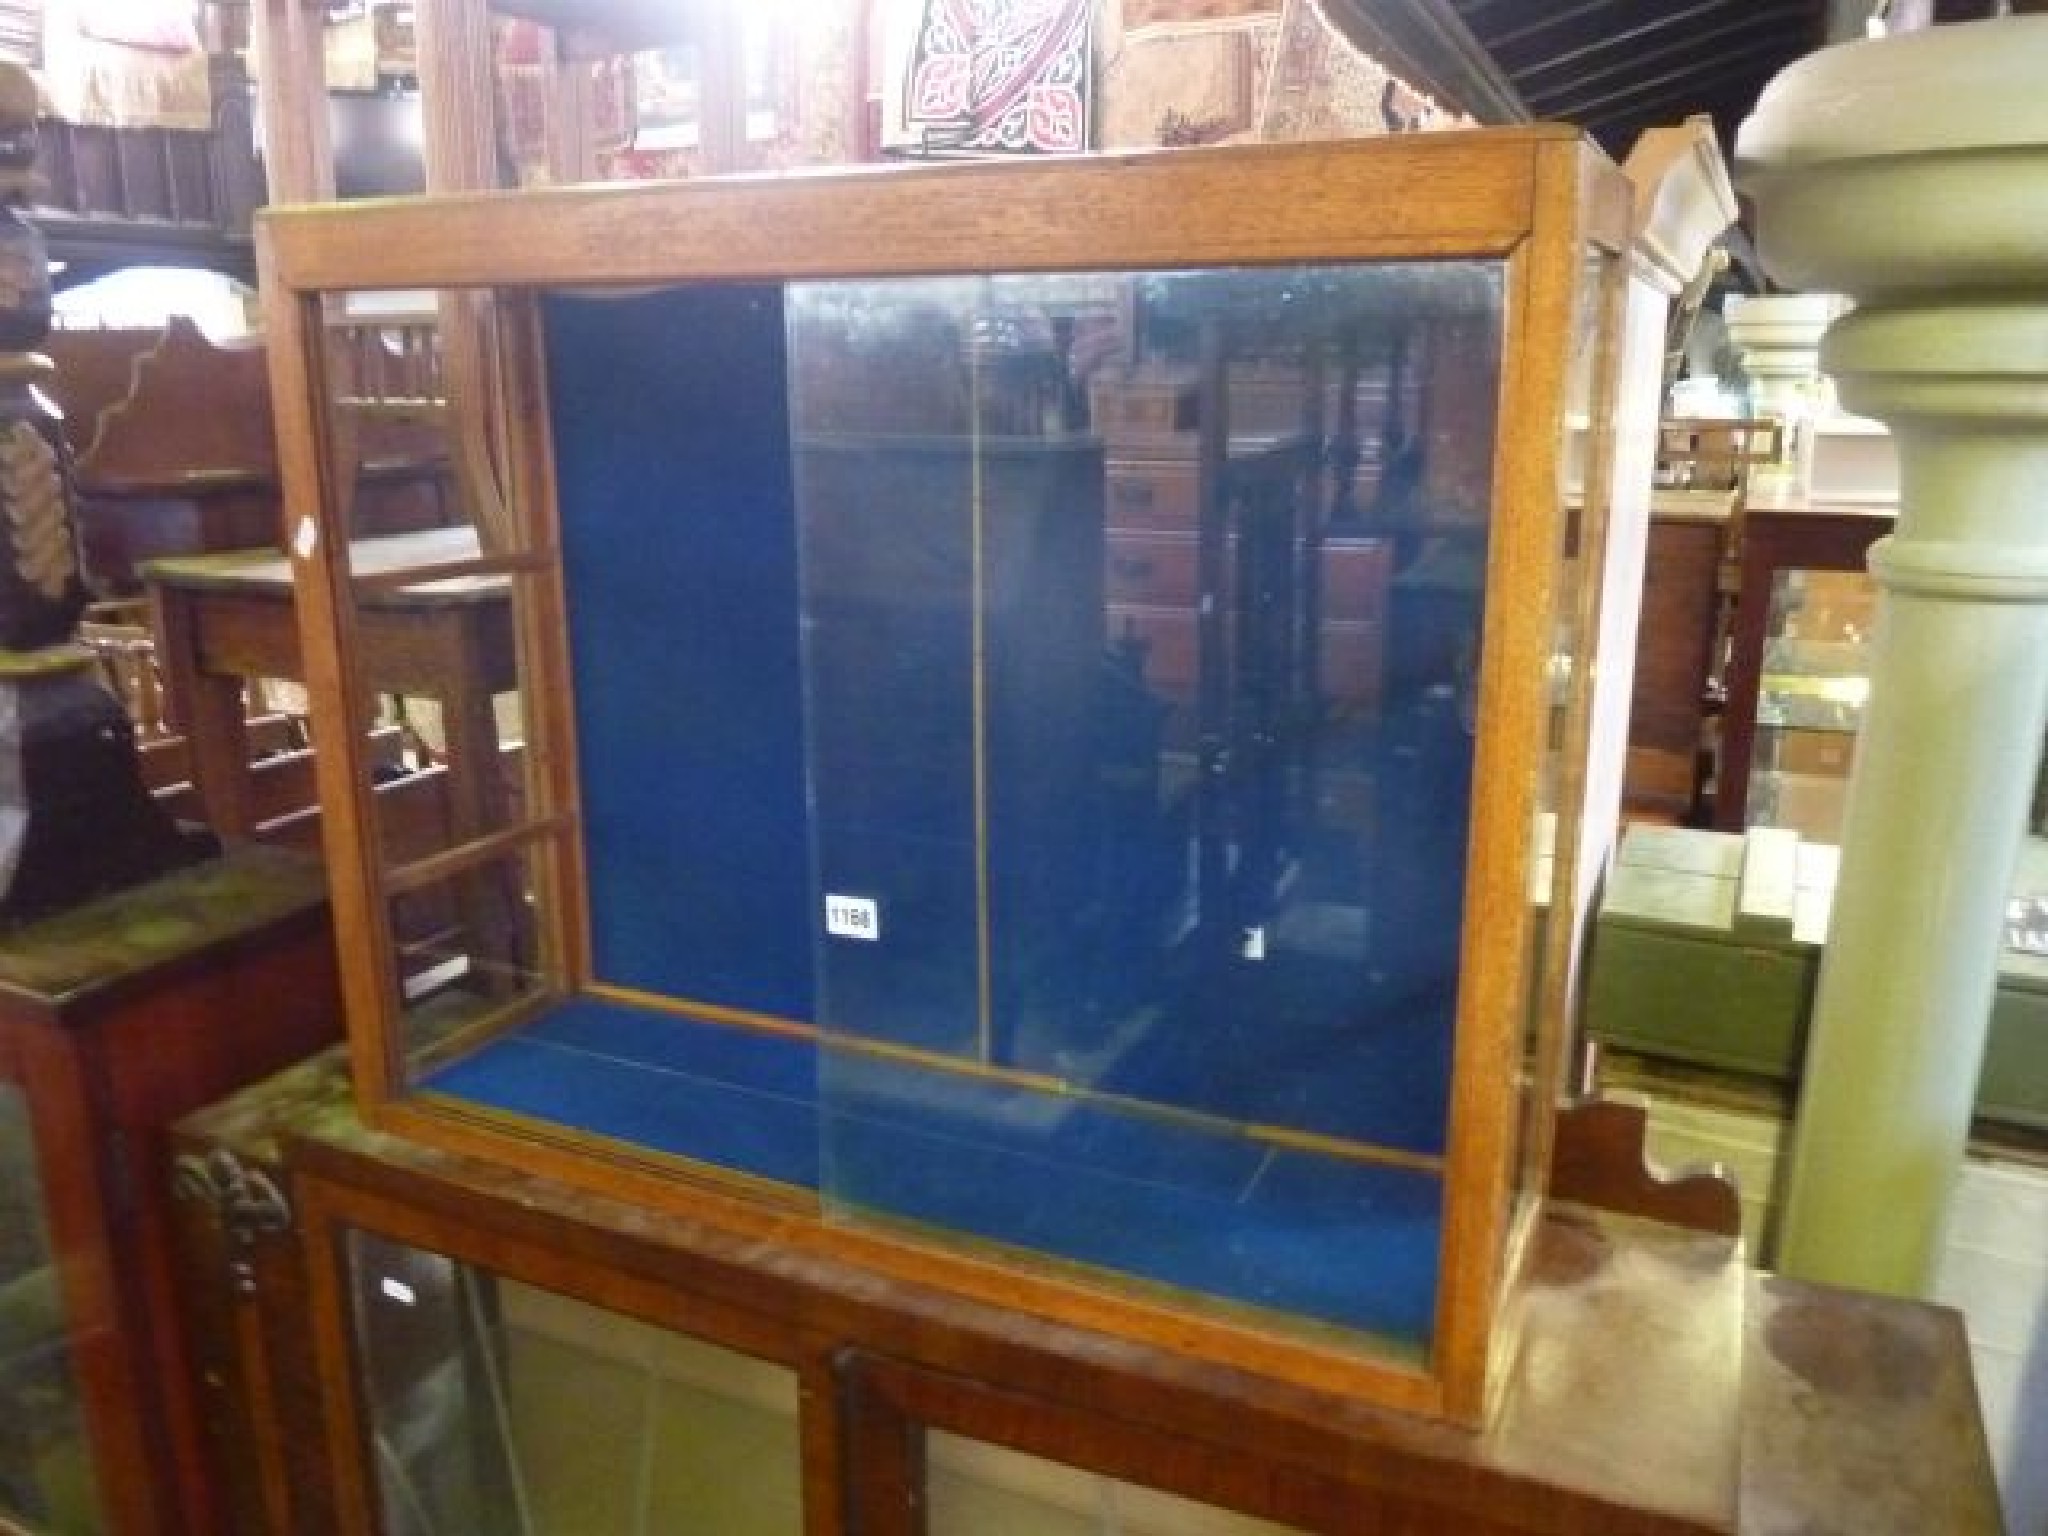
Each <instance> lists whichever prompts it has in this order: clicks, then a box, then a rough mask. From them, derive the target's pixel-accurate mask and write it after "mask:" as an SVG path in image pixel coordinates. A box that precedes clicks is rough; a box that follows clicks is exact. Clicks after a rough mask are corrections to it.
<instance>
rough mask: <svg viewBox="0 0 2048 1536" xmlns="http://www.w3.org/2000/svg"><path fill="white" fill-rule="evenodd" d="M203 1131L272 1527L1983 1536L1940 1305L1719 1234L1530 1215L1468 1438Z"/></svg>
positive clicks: (620, 1209) (333, 1127)
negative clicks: (247, 1321)
mask: <svg viewBox="0 0 2048 1536" xmlns="http://www.w3.org/2000/svg"><path fill="white" fill-rule="evenodd" d="M203 1121H204V1124H203V1125H202V1124H200V1123H197V1122H195V1123H194V1124H193V1125H192V1126H191V1127H190V1130H191V1132H192V1138H191V1140H190V1141H189V1142H188V1144H189V1145H192V1146H193V1147H194V1148H195V1149H197V1148H198V1147H200V1146H203V1145H206V1144H207V1143H212V1144H213V1150H211V1151H208V1152H206V1153H205V1154H204V1156H205V1158H206V1160H207V1161H210V1162H212V1161H219V1160H220V1159H221V1157H222V1156H223V1154H224V1153H225V1149H226V1148H228V1147H233V1146H237V1145H239V1146H241V1147H242V1148H244V1149H245V1150H254V1151H255V1152H256V1164H255V1166H256V1168H258V1169H260V1170H261V1169H267V1170H270V1171H271V1172H274V1173H275V1174H276V1176H277V1178H278V1180H279V1182H280V1185H281V1187H283V1188H285V1189H286V1190H288V1192H289V1198H290V1210H289V1219H290V1221H291V1223H292V1231H293V1234H294V1235H295V1238H296V1241H292V1240H290V1239H286V1240H285V1241H283V1242H278V1241H275V1240H272V1239H270V1238H264V1239H260V1240H259V1241H258V1242H257V1244H256V1245H255V1249H254V1262H255V1263H256V1265H257V1267H258V1269H259V1271H260V1272H261V1274H262V1278H261V1279H260V1281H259V1284H258V1288H257V1294H256V1296H255V1297H254V1298H253V1300H252V1301H251V1302H250V1303H249V1306H250V1307H251V1308H252V1310H253V1313H254V1314H255V1315H257V1316H258V1317H259V1318H260V1319H261V1320H262V1321H261V1322H260V1324H259V1326H258V1327H257V1328H256V1329H254V1330H252V1331H251V1332H245V1333H244V1335H243V1337H244V1341H245V1343H244V1350H243V1355H242V1358H243V1359H244V1360H245V1361H246V1360H249V1359H252V1358H254V1359H256V1360H258V1361H259V1362H262V1361H264V1360H267V1361H268V1362H270V1363H271V1364H272V1365H274V1366H275V1367H276V1369H277V1373H278V1384H279V1385H280V1386H281V1387H283V1388H284V1389H285V1390H281V1391H277V1392H274V1393H272V1394H271V1395H270V1396H268V1397H267V1398H251V1399H249V1400H248V1401H249V1403H250V1404H252V1405H253V1406H254V1407H255V1410H256V1411H255V1413H254V1415H253V1416H252V1417H251V1418H250V1420H249V1421H248V1422H249V1427H250V1429H251V1430H252V1431H253V1434H252V1437H251V1449H252V1450H253V1451H256V1452H258V1453H259V1454H258V1456H257V1457H256V1458H255V1459H256V1460H257V1461H258V1462H259V1464H264V1463H263V1459H264V1458H266V1457H272V1456H279V1457H282V1458H283V1459H282V1460H280V1461H278V1462H276V1463H275V1464H274V1470H276V1471H277V1472H279V1473H280V1474H281V1475H282V1476H283V1477H284V1478H285V1479H286V1480H287V1481H288V1482H289V1481H290V1480H291V1479H294V1478H297V1479H302V1480H301V1481H298V1482H296V1483H292V1484H291V1486H292V1497H293V1499H294V1501H295V1507H296V1508H298V1509H299V1510H301V1511H304V1512H305V1514H306V1515H312V1516H315V1517H316V1518H314V1519H312V1520H311V1521H310V1523H308V1524H307V1525H305V1526H303V1527H301V1526H299V1525H296V1524H295V1525H292V1526H290V1527H289V1528H290V1529H294V1530H297V1529H302V1528H303V1529H309V1530H312V1529H317V1530H327V1529H334V1528H338V1529H340V1530H343V1531H348V1532H359V1531H377V1532H382V1533H386V1536H399V1533H402V1536H458V1533H468V1532H473V1531H483V1530H490V1531H498V1530H514V1531H525V1530H532V1531H556V1530H606V1531H619V1532H628V1533H631V1532H651V1531H659V1530H677V1529H684V1530H715V1531H718V1532H719V1533H721V1536H798V1533H802V1536H841V1533H853V1532H858V1533H861V1536H988V1533H990V1532H994V1531H1002V1532H1012V1533H1024V1532H1029V1533H1032V1536H1055V1533H1057V1536H1082V1533H1090V1536H1101V1533H1107V1532H1118V1533H1124V1536H1301V1533H1319V1536H1354V1533H1357V1532H1362V1531H1383V1530H1384V1531H1402V1532H1414V1533H1418V1536H1420V1533H1433V1532H1454V1533H1457V1536H1532V1533H1550V1536H1566V1533H1573V1532H1588V1531H1599V1532H1606V1533H1613V1536H1730V1533H1741V1536H1789V1533H1792V1532H1799V1533H1801V1536H1920V1533H1922V1532H1926V1531H1930V1530H1937V1529H1938V1530H1941V1531H1943V1532H1945V1533H1949V1536H1992V1533H1995V1532H1997V1531H1999V1530H2000V1529H2001V1525H2000V1521H1999V1511H1998V1505H1997V1495H1996V1492H1995V1488H1994V1486H1993V1483H1992V1479H1991V1473H1990V1461H1989V1457H1988V1455H1987V1452H1986V1448H1985V1444H1984V1437H1983V1433H1982V1430H1981V1427H1980V1424H1979V1421H1978V1417H1977V1409H1976V1400H1975V1389H1974V1386H1973V1384H1972V1381H1971V1376H1970V1365H1969V1354H1968V1349H1967V1345H1966V1341H1965V1338H1964V1334H1963V1328H1962V1321H1961V1318H1960V1317H1959V1316H1958V1315H1957V1314H1955V1313H1954V1312H1952V1311H1949V1310H1947V1309H1944V1308H1939V1307H1933V1306H1928V1305H1925V1304H1921V1303H1915V1302H1907V1301H1901V1300H1896V1299H1892V1298H1885V1297H1873V1296H1861V1295H1856V1294H1853V1293H1850V1292H1845V1291H1839V1290H1834V1289H1831V1288H1828V1287H1822V1286H1813V1285H1805V1284H1800V1283H1798V1282H1794V1281H1788V1280H1783V1279H1779V1278H1777V1277H1773V1276H1768V1275H1762V1274H1758V1273H1756V1272H1755V1271H1753V1270H1751V1269H1750V1268H1749V1267H1748V1266H1747V1265H1746V1264H1745V1263H1744V1262H1743V1259H1742V1253H1741V1245H1740V1243H1739V1242H1738V1241H1737V1240H1735V1239H1733V1238H1731V1237H1729V1236H1726V1235H1721V1234H1718V1233H1715V1232H1708V1231H1701V1230H1694V1229H1686V1228H1682V1227H1677V1226H1669V1225H1662V1224H1659V1223H1656V1222H1650V1221H1644V1220H1641V1219H1636V1218H1632V1217H1630V1216H1626V1215H1621V1214H1617V1213H1615V1212H1612V1211H1605V1210H1595V1209H1592V1208H1589V1207H1586V1206H1582V1205H1577V1204H1573V1203H1571V1202H1570V1201H1569V1200H1567V1201H1565V1202H1563V1203H1554V1204H1553V1205H1552V1206H1551V1207H1550V1208H1549V1209H1548V1210H1547V1211H1546V1213H1545V1215H1544V1216H1543V1218H1542V1219H1541V1222H1540V1224H1539V1226H1538V1229H1537V1230H1536V1232H1535V1233H1534V1234H1532V1241H1533V1248H1532V1256H1531V1257H1532V1263H1531V1270H1530V1283H1529V1284H1528V1285H1527V1286H1525V1287H1524V1288H1523V1289H1522V1290H1521V1291H1520V1292H1519V1293H1518V1295H1517V1297H1516V1299H1515V1302H1514V1313H1513V1318H1512V1322H1513V1333H1514V1337H1515V1340H1516V1342H1515V1344H1514V1346H1513V1347H1512V1349H1511V1350H1510V1351H1509V1352H1508V1353H1507V1355H1506V1356H1505V1358H1504V1360H1503V1371H1502V1376H1501V1379H1500V1382H1499V1398H1498V1402H1497V1405H1496V1408H1495V1411H1494V1413H1493V1414H1492V1415H1491V1416H1490V1419H1489V1422H1488V1423H1487V1425H1486V1426H1485V1427H1483V1428H1481V1429H1477V1430H1474V1429H1470V1428H1466V1427H1460V1426H1454V1425H1448V1424H1444V1423H1441V1422H1434V1421H1430V1420H1427V1419H1422V1418H1418V1417H1415V1416H1412V1415H1407V1414H1401V1413H1390V1412H1387V1411H1385V1410H1383V1409H1380V1408H1378V1407H1376V1406H1375V1405H1373V1404H1371V1403H1370V1402H1366V1401H1362V1400H1360V1399H1359V1398H1357V1397H1356V1396H1342V1395H1332V1394H1329V1393H1326V1392H1320V1391H1314V1390H1304V1389H1301V1388H1298V1387H1292V1386H1288V1385H1285V1384H1281V1383H1276V1382H1272V1381H1263V1380H1259V1379H1256V1378H1252V1377H1248V1376H1247V1375H1246V1374H1245V1373H1243V1372H1241V1371H1238V1370H1236V1369H1235V1368H1233V1367H1230V1366H1226V1365H1220V1364H1215V1363H1209V1362H1202V1361H1199V1360H1196V1359H1193V1358H1191V1357H1190V1356H1189V1355H1187V1354H1186V1352H1184V1351H1181V1350H1179V1349H1176V1348H1174V1347H1172V1346H1171V1345H1155V1344H1149V1343H1145V1342H1142V1341H1138V1340H1131V1339H1124V1340H1114V1339H1110V1338H1108V1337H1106V1336H1104V1335H1103V1334H1101V1333H1099V1332H1097V1331H1094V1330H1092V1329H1088V1328H1080V1327H1073V1326H1069V1325H1066V1324H1062V1323H1055V1322H1048V1321H1045V1320H1043V1319H1040V1318H1035V1317H1031V1316H1028V1315H1025V1314H1023V1313H1020V1312H1019V1311H1018V1310H1017V1309H1015V1308H1012V1307H1005V1306H1001V1305H991V1304H985V1303H977V1302H972V1301H967V1300H963V1299H962V1298H961V1297H959V1296H958V1295H957V1294H955V1293H952V1292H950V1291H949V1290H948V1289H947V1288H946V1287H945V1286H944V1285H943V1284H942V1283H938V1282H932V1283H925V1282H920V1281H918V1280H915V1279H908V1278H904V1279H892V1280H878V1279H877V1278H876V1277H875V1275H874V1274H873V1272H872V1271H871V1270H869V1269H868V1268H867V1267H866V1266H865V1265H861V1264H848V1263H846V1262H844V1261H842V1260H840V1259H837V1258H834V1257H832V1256H830V1255H825V1254H821V1253H819V1252H817V1251H816V1250H814V1249H802V1250H800V1249H796V1248H780V1247H778V1248H776V1249H774V1250H772V1252H770V1253H766V1254H764V1252H763V1251H762V1249H761V1247H760V1245H759V1244H757V1243H755V1242H753V1241H752V1240H750V1239H748V1238H746V1237H744V1236H740V1235H736V1234H734V1233H732V1232H730V1231H727V1230H721V1229H720V1228H719V1227H717V1226H715V1225H713V1224H711V1223H707V1222H705V1221H702V1220H698V1219H695V1218H693V1217H689V1216H683V1215H680V1214H673V1213H667V1212H663V1211H659V1210H655V1209H652V1208H650V1207H648V1206H647V1205H645V1204H643V1203H639V1202H622V1201H618V1200H613V1199H607V1198H605V1197H601V1196H594V1195H591V1194H589V1193H587V1192H585V1191H583V1190H579V1189H576V1188H573V1187H571V1186H569V1185H566V1184H564V1183H562V1182H560V1181H556V1180H550V1179H543V1178H536V1177H534V1176H532V1175H530V1174H523V1173H520V1172H518V1171H516V1170H514V1169H511V1168H508V1167H506V1166H504V1165H503V1164H502V1163H497V1162H486V1161H483V1160H480V1159H477V1158H470V1157H460V1156H453V1155H449V1154H445V1153H440V1152H436V1151H433V1150H431V1149H429V1148H426V1147H423V1146H421V1145H420V1144H419V1143H418V1142H416V1141H414V1140H411V1139H401V1138H398V1137H394V1136H390V1135H385V1134H381V1133H378V1132H375V1131H371V1130H369V1129H367V1128H366V1127H364V1126H363V1125H362V1124H361V1123H360V1121H359V1120H358V1119H357V1118H356V1117H355V1116H354V1115H353V1114H351V1113H350V1112H349V1110H348V1108H347V1107H346V1105H345V1104H339V1103H337V1102H335V1101H334V1099H333V1097H332V1095H331V1094H330V1093H328V1092H326V1091H325V1090H323V1089H321V1088H320V1087H319V1086H318V1084H317V1082H316V1081H315V1078H314V1077H312V1076H309V1075H308V1074H307V1073H305V1072H295V1073H293V1074H289V1075H288V1076H286V1077H284V1078H280V1079H278V1080H276V1081H274V1082H273V1083H270V1084H264V1085H260V1086H259V1087H257V1088H255V1089H252V1090H249V1091H248V1092H246V1093H244V1094H242V1095H238V1096H237V1098H236V1100H234V1101H232V1102H231V1103H230V1104H229V1105H225V1106H221V1107H220V1108H218V1109H216V1110H213V1111H209V1112H208V1114H207V1115H206V1116H205V1117H203ZM1639 1133H1640V1126H1637V1127H1636V1134H1637V1135H1638V1136H1639ZM265 1148H268V1149H269V1150H265ZM280 1149H281V1150H280ZM280 1264H281V1265H282V1266H283V1267H279V1266H280ZM294 1325H296V1326H294ZM252 1337H253V1338H254V1339H256V1340H257V1341H259V1342H256V1343H255V1344H254V1345H253V1353H252V1346H251V1344H250V1343H249V1342H248V1341H249V1340H251V1338H252ZM266 1352H267V1353H266ZM309 1354H310V1355H312V1356H315V1357H316V1361H317V1370H316V1371H314V1372H312V1373H311V1374H310V1376H309V1374H308V1373H307V1371H306V1369H305V1364H304V1362H305V1359H306V1357H307V1356H308V1355H309ZM314 1379H316V1380H317V1383H318V1387H319V1389H320V1390H319V1398H318V1401H313V1400H310V1399H309V1398H308V1396H307V1393H306V1391H305V1387H306V1384H307V1382H308V1381H309V1380H314ZM320 1445H325V1446H326V1447H327V1448H328V1449H329V1450H330V1451H331V1453H332V1457H333V1460H332V1467H331V1476H329V1475H325V1474H322V1473H320V1472H319V1471H318V1470H317V1469H313V1468H311V1467H310V1466H309V1465H308V1462H307V1457H306V1451H307V1449H308V1448H309V1447H314V1446H320ZM1902 1462H1910V1465H1911V1473H1910V1475H1906V1476H1885V1475H1880V1469H1883V1468H1886V1467H1896V1466H1898V1465H1900V1464H1901V1463H1902ZM299 1518H304V1515H302V1516H300V1517H299ZM271 1528H272V1529H282V1528H287V1527H281V1526H273V1527H271Z"/></svg>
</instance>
